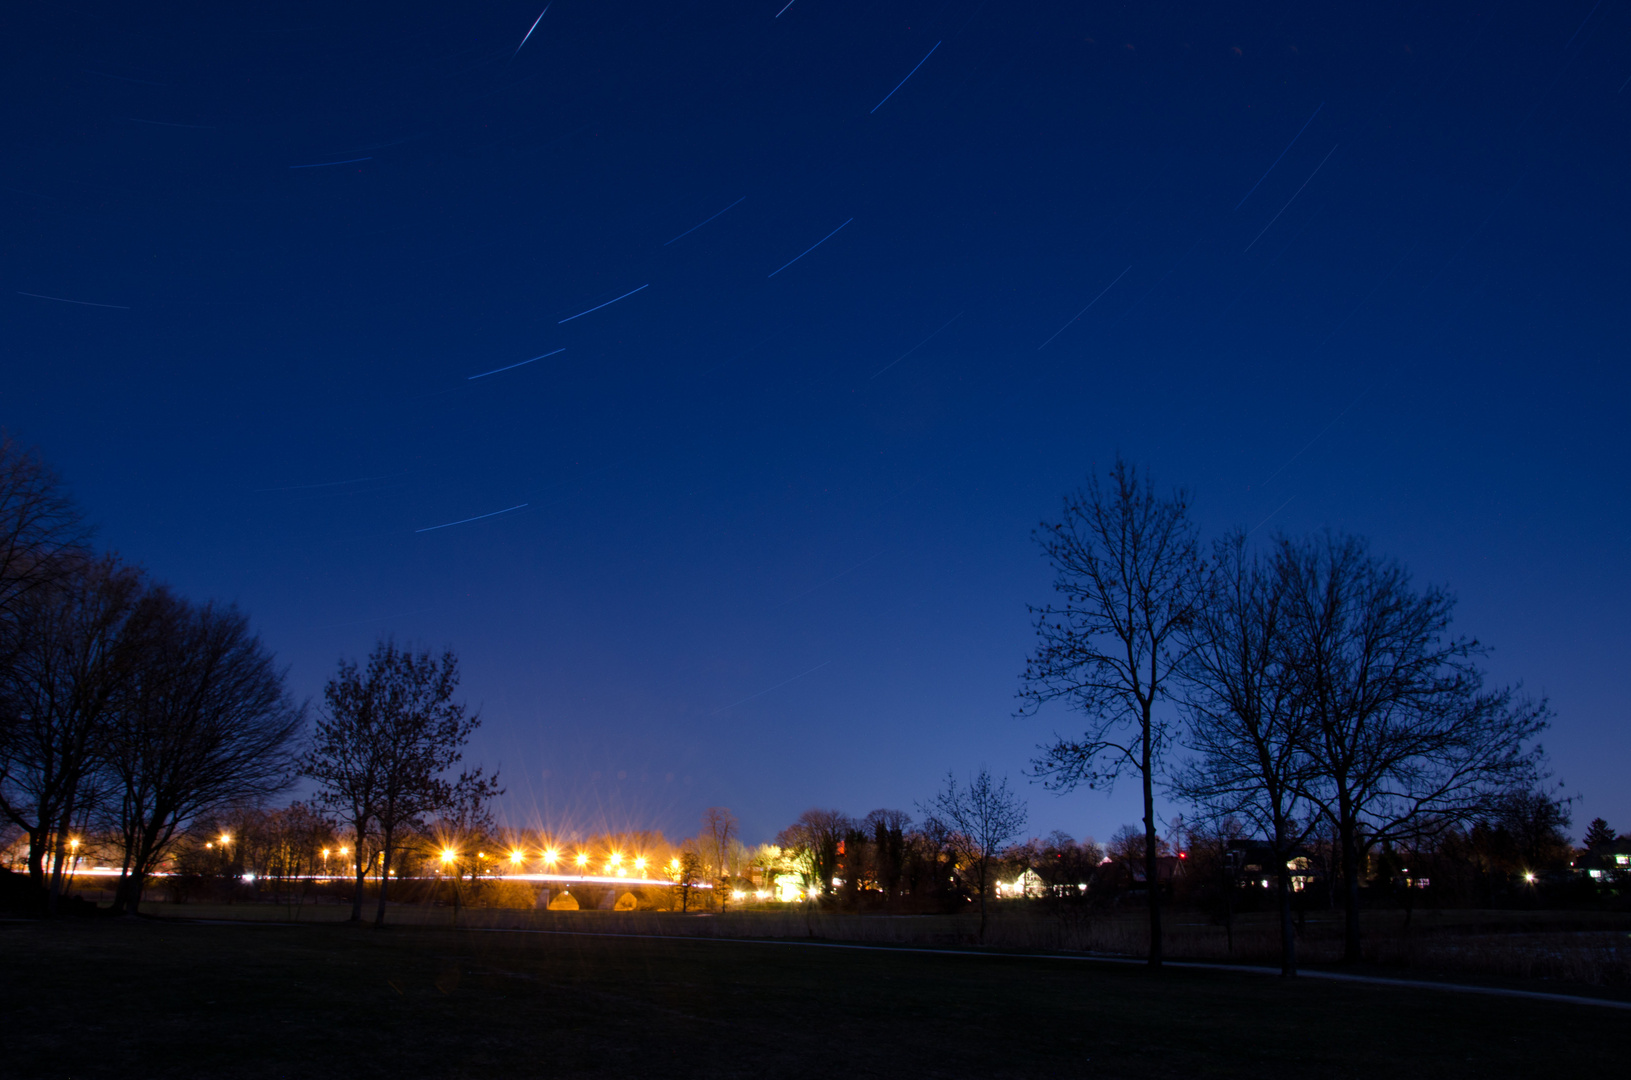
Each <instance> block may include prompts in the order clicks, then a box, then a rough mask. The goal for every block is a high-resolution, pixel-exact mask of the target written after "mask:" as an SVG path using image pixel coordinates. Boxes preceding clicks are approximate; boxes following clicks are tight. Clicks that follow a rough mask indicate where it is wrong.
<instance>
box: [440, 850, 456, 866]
mask: <svg viewBox="0 0 1631 1080" xmlns="http://www.w3.org/2000/svg"><path fill="white" fill-rule="evenodd" d="M457 854H458V853H457V852H455V851H454V850H453V849H452V848H443V849H442V861H443V862H444V863H450V862H452V861H453V860H454V858H455V857H456V856H457Z"/></svg>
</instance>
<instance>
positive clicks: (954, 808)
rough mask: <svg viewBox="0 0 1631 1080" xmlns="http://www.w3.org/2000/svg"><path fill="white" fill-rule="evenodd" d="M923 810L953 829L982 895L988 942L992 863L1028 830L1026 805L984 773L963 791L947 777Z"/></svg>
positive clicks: (982, 918)
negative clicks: (938, 791) (1024, 829)
mask: <svg viewBox="0 0 1631 1080" xmlns="http://www.w3.org/2000/svg"><path fill="white" fill-rule="evenodd" d="M924 809H925V810H926V811H928V812H930V813H933V814H934V815H935V816H937V817H939V818H940V819H941V820H942V821H944V822H945V823H946V824H947V825H949V826H950V827H951V829H952V843H953V844H954V845H955V846H956V848H957V849H958V854H959V855H960V856H961V857H962V861H963V862H964V864H965V865H966V866H967V867H968V869H969V872H970V873H971V874H972V875H973V877H974V888H975V889H976V890H977V891H978V892H979V894H980V941H982V942H984V941H985V923H986V908H985V899H986V894H987V893H988V892H990V891H991V860H992V859H994V858H995V857H996V856H997V853H998V852H999V851H1001V850H1002V848H1003V846H1004V845H1006V844H1007V843H1008V842H1009V841H1010V840H1012V839H1014V837H1016V836H1018V835H1019V832H1020V830H1021V829H1023V828H1025V819H1026V813H1025V802H1024V800H1023V799H1021V798H1019V797H1018V796H1017V795H1015V794H1014V793H1013V792H1011V791H1009V790H1008V781H1007V780H1003V781H1001V782H997V783H993V782H992V779H991V773H990V772H989V771H988V770H986V769H981V770H980V771H979V773H978V774H977V775H975V776H974V777H973V779H971V780H970V781H969V782H968V784H967V785H966V786H964V787H958V786H957V778H956V777H955V776H953V775H952V774H951V773H947V774H946V786H945V787H944V788H942V789H941V791H940V793H939V794H938V795H936V796H935V797H934V800H933V802H931V803H930V804H929V805H928V806H926V807H924Z"/></svg>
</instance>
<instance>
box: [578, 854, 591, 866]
mask: <svg viewBox="0 0 1631 1080" xmlns="http://www.w3.org/2000/svg"><path fill="white" fill-rule="evenodd" d="M588 865H589V853H588V852H587V851H580V852H578V866H580V867H584V866H588Z"/></svg>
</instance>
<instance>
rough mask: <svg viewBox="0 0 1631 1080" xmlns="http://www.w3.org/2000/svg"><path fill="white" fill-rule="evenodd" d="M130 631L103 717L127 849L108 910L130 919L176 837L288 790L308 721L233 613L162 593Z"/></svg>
mask: <svg viewBox="0 0 1631 1080" xmlns="http://www.w3.org/2000/svg"><path fill="white" fill-rule="evenodd" d="M130 622H131V624H132V625H131V632H134V633H138V634H139V635H140V638H139V639H138V640H139V644H138V646H137V647H138V648H139V650H140V655H139V659H138V661H137V664H136V672H135V678H134V680H133V683H132V685H131V686H130V688H129V693H128V696H127V697H126V698H125V699H124V700H123V701H122V702H121V704H120V707H119V708H118V709H116V710H114V711H113V713H112V716H111V722H110V724H109V726H108V727H109V730H108V739H107V743H106V762H107V767H108V768H109V770H110V771H111V773H112V774H113V775H114V776H115V777H116V778H117V780H118V790H117V793H116V797H117V798H118V800H119V804H118V806H117V807H116V808H114V818H115V821H116V823H117V828H118V830H119V832H120V834H121V837H122V839H123V842H124V847H125V862H124V873H123V876H122V877H121V879H120V882H119V886H118V891H117V893H116V896H115V900H114V910H115V911H121V912H130V913H132V914H134V913H135V912H136V911H137V910H138V908H139V907H140V904H141V899H142V890H143V888H144V886H145V884H146V881H147V878H148V876H149V875H150V874H152V873H153V871H154V870H155V869H156V868H157V866H158V864H159V862H160V860H161V859H163V857H164V855H165V852H166V851H167V849H168V848H169V846H170V845H171V843H172V842H173V841H174V840H175V838H176V836H177V834H178V832H179V831H180V830H183V829H185V828H186V827H187V826H188V824H189V823H190V822H192V821H193V820H194V819H196V818H199V817H202V816H204V815H207V814H209V813H211V812H213V811H215V810H217V809H218V808H221V807H224V806H228V805H231V804H233V803H241V802H252V801H254V800H257V799H261V798H265V797H266V796H268V795H271V794H273V793H275V792H277V791H281V790H283V789H285V788H286V787H287V786H288V785H289V783H290V782H291V780H292V779H293V775H294V770H293V765H294V762H293V758H292V755H291V750H292V747H293V745H294V742H295V739H296V737H297V736H298V735H299V733H300V729H301V726H302V725H303V723H304V720H305V712H304V709H303V708H300V707H297V706H296V705H294V704H293V703H292V702H291V701H290V700H289V697H288V695H287V694H286V693H285V691H284V686H283V672H282V671H280V670H279V669H278V668H277V667H276V666H275V665H274V663H273V658H272V654H271V653H270V652H268V651H267V649H266V647H265V646H264V645H262V643H261V641H260V639H259V638H258V637H256V636H255V635H254V634H253V633H251V632H250V629H249V621H248V619H246V618H245V617H244V616H243V615H242V614H241V613H240V612H239V611H238V610H237V609H236V608H232V607H217V606H216V605H214V604H203V605H195V604H191V603H188V602H186V601H184V600H181V599H179V598H177V597H175V596H174V595H173V594H171V593H170V592H169V591H168V590H165V589H162V588H159V589H152V590H149V592H148V593H147V595H146V596H145V597H144V598H143V600H142V602H141V604H140V606H139V610H138V611H137V612H136V613H135V614H133V615H132V616H131V619H130Z"/></svg>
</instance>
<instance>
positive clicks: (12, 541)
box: [0, 434, 500, 921]
mask: <svg viewBox="0 0 1631 1080" xmlns="http://www.w3.org/2000/svg"><path fill="white" fill-rule="evenodd" d="M91 537H92V530H91V529H90V527H89V526H88V525H87V524H86V522H85V519H84V517H83V515H82V513H81V511H80V510H79V508H78V506H77V505H76V504H75V503H74V502H73V500H72V499H70V498H69V497H68V495H67V494H66V491H65V489H64V487H63V484H62V481H61V479H60V478H59V477H58V476H57V474H56V473H55V472H54V471H53V470H52V469H51V468H50V467H49V465H47V464H46V463H45V462H44V460H43V459H42V458H41V457H40V456H39V454H38V453H37V452H35V451H32V450H30V449H27V448H25V447H23V446H21V445H20V444H18V443H17V442H16V440H14V439H13V438H11V437H10V436H7V435H4V434H0V822H3V823H4V824H5V825H6V826H7V827H9V828H10V829H14V830H17V831H19V832H20V833H21V834H22V837H23V839H24V841H25V842H26V846H27V850H28V858H27V866H28V877H29V879H30V884H31V885H32V886H33V888H34V890H35V891H36V892H37V893H38V894H39V895H41V896H43V897H44V906H45V907H46V909H47V910H48V911H54V910H56V909H57V908H58V907H59V905H60V902H61V899H62V890H63V885H64V871H65V869H71V867H72V862H73V860H74V858H75V855H76V848H77V846H78V844H79V840H78V839H77V838H79V837H85V836H91V835H96V836H100V837H102V838H104V839H106V840H109V841H111V842H112V844H113V845H114V846H115V847H116V848H117V850H118V853H119V868H120V874H119V879H118V884H117V886H116V888H115V898H114V901H113V911H114V912H115V913H129V914H135V913H136V912H138V910H139V908H140V906H141V902H142V895H143V891H144V889H145V887H146V885H147V882H148V881H149V879H150V878H152V877H153V875H154V874H155V872H156V871H158V870H159V868H160V866H161V865H163V864H164V863H165V861H166V860H167V859H169V858H171V857H172V856H173V855H174V854H176V852H177V851H178V846H181V845H183V841H185V840H187V839H188V834H189V830H192V831H197V830H198V829H199V828H200V827H203V828H205V829H208V828H209V827H210V824H209V823H211V822H213V821H214V820H216V819H218V818H222V817H223V816H226V817H230V816H231V815H233V814H241V813H242V812H243V811H244V810H245V809H246V808H253V807H256V806H259V805H262V804H263V803H264V802H265V800H267V799H268V798H270V797H271V796H273V795H276V794H278V793H279V792H283V791H286V790H288V789H289V788H290V787H292V786H293V785H294V784H296V783H297V782H299V781H301V780H302V779H304V780H306V781H309V782H311V783H312V784H313V785H314V787H315V789H316V802H317V804H318V807H319V808H320V810H321V811H323V812H324V813H325V814H326V815H328V816H327V817H324V818H323V819H322V820H323V821H324V822H328V821H329V820H330V818H332V823H333V825H334V826H335V827H336V828H339V829H340V830H341V831H342V833H343V835H344V836H346V837H348V838H349V843H345V844H344V845H343V846H344V847H345V848H346V850H347V851H348V852H349V854H350V856H351V858H352V859H353V866H354V870H355V873H356V880H357V883H358V888H357V890H356V898H355V901H354V908H353V914H352V917H353V919H355V920H358V921H360V920H361V918H362V908H361V904H362V888H361V885H362V882H363V880H364V878H365V875H366V874H367V873H368V872H369V870H370V868H377V869H378V873H379V877H380V882H381V887H380V890H379V911H378V914H377V916H376V919H377V920H378V921H383V918H384V909H385V901H386V892H387V889H388V883H389V881H390V877H391V866H392V859H393V858H394V857H395V856H396V855H397V853H398V852H399V851H400V850H401V849H402V847H403V845H404V843H405V842H406V841H407V840H408V839H409V838H410V837H411V836H414V835H416V834H419V833H422V832H423V831H425V830H427V829H431V828H433V827H435V826H436V824H437V823H441V824H442V825H443V826H445V827H447V828H452V829H468V828H469V827H471V826H473V825H478V824H480V823H482V822H483V821H485V820H487V818H486V815H487V813H488V811H487V801H488V799H489V798H491V797H492V796H493V795H495V794H498V793H499V792H500V789H499V787H498V785H497V776H496V774H495V773H488V772H484V771H483V770H481V769H479V768H478V769H473V770H465V771H463V772H461V773H459V774H457V775H450V771H451V770H452V769H453V768H454V766H456V765H457V764H458V763H459V762H460V760H461V758H462V756H463V750H464V746H465V744H466V742H467V741H468V739H469V737H470V735H471V733H472V732H473V731H474V730H475V729H476V728H477V727H478V726H479V723H480V720H479V718H478V717H477V716H476V714H474V713H473V712H470V711H469V710H467V708H466V707H465V706H464V705H463V704H462V703H460V702H458V701H455V700H454V694H455V691H456V689H457V686H458V681H459V677H458V661H457V658H456V657H455V656H454V655H453V653H452V652H451V651H445V652H443V653H442V654H440V655H432V654H430V653H428V652H415V651H413V650H411V649H405V648H400V647H398V646H397V645H396V644H395V643H394V642H391V641H384V642H381V643H380V644H379V646H378V647H377V648H376V649H375V650H374V652H373V653H372V654H371V655H370V656H369V658H368V660H367V661H366V663H365V664H364V665H362V666H359V665H357V664H355V663H354V662H351V661H341V663H340V665H339V669H338V671H337V673H336V674H335V676H334V677H333V678H332V679H330V680H329V682H328V684H327V686H326V688H325V692H324V700H323V705H322V707H320V708H319V709H318V710H317V713H318V715H317V719H316V723H315V725H314V726H313V728H312V730H311V732H310V733H309V734H308V731H307V721H308V713H309V712H310V711H311V710H309V709H308V707H307V706H306V705H305V704H302V703H297V702H296V701H295V700H294V699H293V698H292V697H291V696H290V694H289V692H288V690H287V687H286V678H285V676H286V672H285V670H284V669H283V668H280V667H279V666H278V665H277V663H276V659H275V657H274V656H273V654H272V652H271V650H270V649H268V648H267V647H266V645H265V643H264V642H263V641H262V640H261V639H260V637H259V636H258V635H257V634H256V633H255V632H254V631H253V630H252V629H251V628H250V624H249V620H248V618H247V616H246V615H245V614H244V613H243V612H241V611H239V610H238V609H237V608H236V607H235V606H233V605H230V604H221V603H216V602H213V601H205V602H198V601H194V600H190V599H188V598H186V597H183V596H181V595H179V594H178V593H177V592H176V591H175V590H174V589H172V588H171V587H170V586H168V585H166V584H164V583H162V582H159V581H156V580H154V579H153V578H152V577H151V575H149V574H148V573H147V572H146V571H144V570H143V569H142V568H140V567H138V566H134V565H132V564H130V563H129V562H127V561H125V560H124V559H122V558H120V557H119V556H118V555H117V554H114V553H107V552H103V553H98V552H97V551H96V550H95V549H94V548H93V546H92V544H91ZM314 812H315V811H314ZM302 827H306V828H307V831H308V832H310V831H313V830H316V829H318V827H319V826H318V825H317V824H314V823H313V822H311V821H304V823H303V825H302ZM324 827H327V826H324ZM203 843H206V844H208V843H212V841H208V840H206V841H203Z"/></svg>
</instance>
